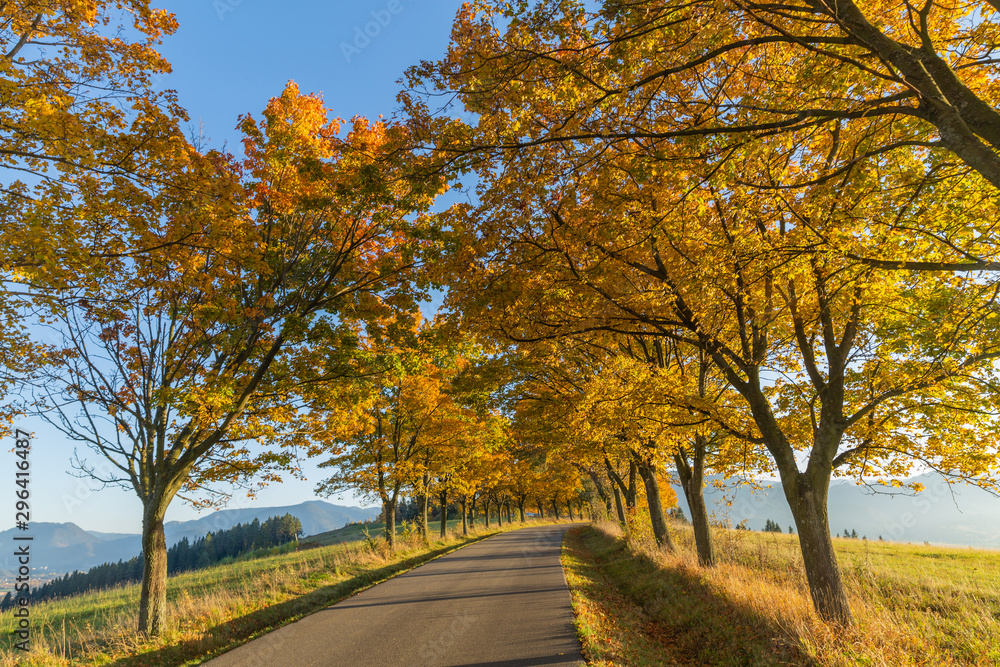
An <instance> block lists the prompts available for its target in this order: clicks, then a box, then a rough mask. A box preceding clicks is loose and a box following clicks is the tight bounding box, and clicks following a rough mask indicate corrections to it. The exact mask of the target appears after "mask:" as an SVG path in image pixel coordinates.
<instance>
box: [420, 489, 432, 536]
mask: <svg viewBox="0 0 1000 667" xmlns="http://www.w3.org/2000/svg"><path fill="white" fill-rule="evenodd" d="M428 505H430V499H429V498H428V495H427V484H426V482H425V483H424V490H423V493H421V494H420V536H421V537H422V538H424V542H427V541H428V540H429V539H430V530H429V524H428V521H427V506H428Z"/></svg>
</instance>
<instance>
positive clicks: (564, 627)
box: [207, 525, 584, 667]
mask: <svg viewBox="0 0 1000 667" xmlns="http://www.w3.org/2000/svg"><path fill="white" fill-rule="evenodd" d="M566 529H567V526H565V525H558V526H538V527H532V528H523V529H521V530H516V531H512V532H509V533H503V534H500V535H497V536H495V537H491V538H490V539H488V540H484V541H482V542H477V543H475V544H472V545H470V546H467V547H464V548H462V549H459V550H458V551H456V552H454V553H451V554H448V555H447V556H442V557H441V558H438V559H436V560H433V561H431V562H430V563H427V564H426V565H422V566H420V567H418V568H416V569H414V570H411V571H410V572H407V573H406V574H403V575H400V576H398V577H395V578H394V579H390V580H389V581H387V582H385V583H382V584H379V585H378V586H375V587H373V588H370V589H368V590H367V591H364V592H363V593H360V594H358V595H355V596H354V597H351V598H348V599H346V600H344V601H342V602H339V603H338V604H335V605H333V606H332V607H328V608H326V609H324V610H323V611H320V612H317V613H315V614H312V615H311V616H307V617H306V618H304V619H302V620H300V621H297V622H295V623H292V624H290V625H286V626H285V627H283V628H280V629H278V630H275V631H274V632H272V633H269V634H268V635H266V636H264V637H261V638H260V639H256V640H254V641H252V642H250V643H248V644H244V645H243V646H240V647H238V648H235V649H233V650H232V651H230V652H228V653H225V654H223V655H221V656H219V657H218V658H216V659H214V660H211V661H209V662H208V663H207V664H208V665H211V666H212V667H255V666H258V665H261V666H264V665H266V666H267V667H278V666H279V665H281V666H284V665H290V666H294V667H320V666H324V667H326V666H330V667H381V666H382V665H385V666H392V667H397V666H399V667H411V666H412V667H533V666H535V665H546V666H548V665H582V664H584V662H583V656H582V655H581V652H580V642H579V640H578V639H577V637H576V631H575V630H574V629H573V612H572V610H571V608H570V595H569V589H568V588H567V587H566V578H565V577H564V576H563V571H562V566H561V565H560V563H559V550H560V546H561V544H562V536H563V533H564V532H565V531H566Z"/></svg>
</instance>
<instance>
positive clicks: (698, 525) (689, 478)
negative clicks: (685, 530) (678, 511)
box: [674, 435, 715, 567]
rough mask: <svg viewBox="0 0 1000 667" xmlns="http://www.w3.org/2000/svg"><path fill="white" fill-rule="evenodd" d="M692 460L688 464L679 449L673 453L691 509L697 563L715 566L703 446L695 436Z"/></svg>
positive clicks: (698, 437) (685, 496) (703, 565)
mask: <svg viewBox="0 0 1000 667" xmlns="http://www.w3.org/2000/svg"><path fill="white" fill-rule="evenodd" d="M695 438H696V440H695V450H694V456H693V461H692V462H691V464H690V465H689V464H688V460H687V456H686V455H685V453H684V451H683V450H681V451H680V452H679V453H678V454H675V455H674V462H675V463H676V464H677V475H678V477H680V478H681V488H682V489H683V490H684V498H685V499H687V503H688V509H690V510H691V526H692V527H693V528H694V543H695V548H696V549H697V550H698V564H699V565H701V566H702V567H714V566H715V545H714V544H713V543H712V531H711V527H710V526H709V524H708V508H707V507H706V506H705V447H704V444H703V443H702V442H700V439H701V438H702V436H700V435H699V436H695Z"/></svg>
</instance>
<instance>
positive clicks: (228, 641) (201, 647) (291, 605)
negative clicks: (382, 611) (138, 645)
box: [108, 542, 471, 667]
mask: <svg viewBox="0 0 1000 667" xmlns="http://www.w3.org/2000/svg"><path fill="white" fill-rule="evenodd" d="M470 543H471V542H470ZM463 546H464V545H463ZM455 548H457V546H456V545H450V546H446V547H442V548H440V549H435V550H433V551H430V552H427V553H424V554H420V555H418V556H413V557H411V558H407V559H406V560H403V561H399V562H397V563H393V564H390V565H386V566H383V567H380V568H378V569H375V570H369V571H366V572H364V573H362V574H359V575H358V576H356V577H352V578H350V579H347V580H344V581H340V582H337V583H335V584H330V585H329V586H323V587H322V588H317V589H316V590H314V591H310V592H309V593H306V594H304V595H300V596H296V597H294V598H292V599H290V600H286V601H285V602H279V603H277V604H273V605H270V606H268V607H265V608H263V609H258V610H257V611H253V612H251V613H249V614H246V615H244V616H240V617H239V618H234V619H232V620H230V621H227V622H225V623H220V624H219V625H217V626H215V627H213V628H210V629H209V630H207V631H206V632H205V633H204V634H203V635H201V636H200V637H197V638H195V639H190V640H186V641H182V642H179V643H176V644H171V645H169V646H164V647H161V648H159V649H155V650H152V651H147V652H144V653H140V654H137V655H131V656H126V657H121V658H118V659H117V660H115V661H114V662H111V663H108V664H109V665H111V666H112V667H160V666H162V665H181V664H185V663H186V662H188V661H193V660H208V659H210V658H212V657H215V656H217V655H219V654H221V653H224V652H226V651H228V650H230V649H234V648H236V647H237V646H239V645H241V644H244V643H246V642H248V641H250V640H251V639H256V638H257V637H259V636H261V635H264V634H266V633H268V632H270V631H272V630H276V629H277V628H279V627H281V626H283V625H287V624H288V623H291V622H294V621H297V620H299V619H300V618H302V617H304V616H307V615H309V614H312V613H314V612H317V611H320V610H322V609H325V608H327V607H329V606H330V605H332V604H336V603H337V602H340V601H341V600H343V599H344V598H347V597H350V596H351V595H353V594H354V593H357V592H359V591H361V590H363V589H365V588H368V587H370V586H372V585H374V584H376V583H379V582H381V581H383V580H385V579H388V578H389V577H391V576H393V575H396V574H399V573H400V572H404V571H406V570H409V569H412V568H414V567H416V566H418V565H422V564H424V563H426V562H427V561H429V560H432V559H434V558H436V557H438V556H441V555H443V554H446V553H448V552H449V551H453V550H454V549H455ZM274 658H275V660H276V661H278V662H280V656H279V655H275V656H274Z"/></svg>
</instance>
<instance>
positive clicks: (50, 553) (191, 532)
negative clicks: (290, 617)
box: [0, 500, 380, 579]
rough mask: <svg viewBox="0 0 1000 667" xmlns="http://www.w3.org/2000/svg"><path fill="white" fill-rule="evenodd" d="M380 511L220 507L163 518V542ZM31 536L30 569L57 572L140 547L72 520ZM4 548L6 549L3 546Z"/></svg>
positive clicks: (0, 559)
mask: <svg viewBox="0 0 1000 667" xmlns="http://www.w3.org/2000/svg"><path fill="white" fill-rule="evenodd" d="M379 512H380V510H379V509H377V508H374V509H363V508H360V507H344V506H341V505H334V504H332V503H328V502H325V501H322V500H310V501H307V502H304V503H300V504H298V505H289V506H286V507H253V508H244V509H231V510H220V511H218V512H213V513H212V514H209V515H207V516H204V517H201V518H200V519H194V520H192V521H168V522H167V523H166V524H164V526H163V532H164V533H165V534H166V538H167V546H170V545H173V544H174V543H176V542H179V541H180V540H182V539H183V538H185V537H187V538H188V539H189V540H194V539H197V538H199V537H204V536H205V535H206V534H208V533H210V532H215V531H218V530H225V529H227V528H232V527H233V526H235V525H236V524H238V523H250V522H252V521H253V520H254V519H259V520H260V521H264V520H266V519H268V518H269V517H272V516H283V515H284V514H291V515H292V516H295V517H297V518H298V519H299V521H301V522H302V530H303V532H305V534H306V535H315V534H317V533H324V532H326V531H328V530H334V529H336V528H343V527H344V526H345V525H347V524H348V523H352V522H356V521H365V520H367V519H374V518H375V517H376V516H378V514H379ZM27 534H29V535H31V536H32V538H33V540H32V542H31V568H32V570H33V572H34V573H37V574H39V575H41V574H62V573H65V572H72V571H73V570H88V569H90V568H91V567H94V566H95V565H100V564H101V563H104V562H117V561H118V560H127V559H129V558H132V557H133V556H137V555H139V552H140V551H141V550H142V546H141V545H142V540H141V536H140V535H131V534H127V533H100V532H97V531H86V530H83V529H82V528H80V527H79V526H77V525H76V524H73V523H33V524H31V529H30V531H28V533H27ZM24 535H25V533H24V532H22V531H18V530H16V529H11V530H6V531H3V532H0V545H2V548H3V552H2V554H0V578H2V579H7V578H8V577H9V576H11V574H12V572H13V571H14V570H16V569H17V564H16V563H15V562H14V559H13V558H12V556H11V555H10V554H13V551H14V549H13V548H12V547H10V545H12V544H14V542H13V539H12V538H13V537H15V536H17V537H23V536H24ZM8 547H10V548H8Z"/></svg>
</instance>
